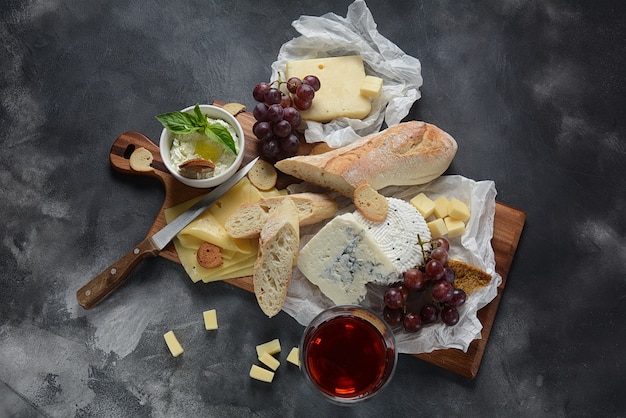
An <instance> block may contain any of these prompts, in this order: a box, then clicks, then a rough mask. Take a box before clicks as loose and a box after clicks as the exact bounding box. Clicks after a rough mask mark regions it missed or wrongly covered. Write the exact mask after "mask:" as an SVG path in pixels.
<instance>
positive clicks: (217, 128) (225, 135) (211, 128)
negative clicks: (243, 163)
mask: <svg viewBox="0 0 626 418" xmlns="http://www.w3.org/2000/svg"><path fill="white" fill-rule="evenodd" d="M204 134H205V135H206V136H208V137H209V138H211V139H213V140H215V141H217V142H220V143H222V144H224V146H226V148H228V149H229V150H230V151H231V152H232V153H233V154H235V155H236V154H237V149H236V148H235V141H234V140H233V137H232V136H231V134H230V132H228V129H226V128H225V127H224V126H222V125H220V124H219V123H210V124H208V125H207V127H206V128H205V129H204Z"/></svg>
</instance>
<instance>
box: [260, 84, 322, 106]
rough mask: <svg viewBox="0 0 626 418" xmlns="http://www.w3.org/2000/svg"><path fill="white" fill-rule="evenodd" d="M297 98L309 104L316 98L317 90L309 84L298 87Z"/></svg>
mask: <svg viewBox="0 0 626 418" xmlns="http://www.w3.org/2000/svg"><path fill="white" fill-rule="evenodd" d="M266 95H267V94H266ZM296 97H298V98H299V99H301V100H306V101H309V102H310V101H313V98H314V97H315V89H314V88H313V87H312V86H310V85H308V84H302V85H301V86H300V87H298V90H296Z"/></svg>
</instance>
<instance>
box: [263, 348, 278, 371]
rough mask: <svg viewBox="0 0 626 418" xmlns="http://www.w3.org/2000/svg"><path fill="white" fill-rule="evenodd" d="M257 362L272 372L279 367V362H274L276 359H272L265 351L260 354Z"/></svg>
mask: <svg viewBox="0 0 626 418" xmlns="http://www.w3.org/2000/svg"><path fill="white" fill-rule="evenodd" d="M259 361H260V362H261V363H263V364H265V365H266V366H267V367H269V368H270V369H272V370H276V369H278V366H280V361H278V360H276V358H274V357H273V356H272V355H271V354H270V353H268V352H267V351H265V352H263V354H261V356H260V357H259Z"/></svg>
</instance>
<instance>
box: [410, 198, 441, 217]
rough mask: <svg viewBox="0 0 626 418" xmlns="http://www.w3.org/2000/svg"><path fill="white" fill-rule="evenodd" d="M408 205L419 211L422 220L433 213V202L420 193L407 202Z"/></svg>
mask: <svg viewBox="0 0 626 418" xmlns="http://www.w3.org/2000/svg"><path fill="white" fill-rule="evenodd" d="M409 203H410V204H412V205H413V206H415V209H417V210H419V212H420V213H421V214H422V216H423V217H424V218H428V217H429V216H430V215H432V214H433V212H434V211H435V202H433V201H432V200H431V199H430V198H429V197H428V196H426V195H425V194H424V193H420V194H418V195H417V196H415V197H414V198H413V199H411V200H410V201H409Z"/></svg>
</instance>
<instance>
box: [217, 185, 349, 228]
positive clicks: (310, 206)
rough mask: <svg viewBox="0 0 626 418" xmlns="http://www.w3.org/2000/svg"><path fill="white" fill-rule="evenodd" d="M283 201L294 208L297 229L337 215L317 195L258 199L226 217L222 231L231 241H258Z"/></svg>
mask: <svg viewBox="0 0 626 418" xmlns="http://www.w3.org/2000/svg"><path fill="white" fill-rule="evenodd" d="M286 198H289V199H290V200H291V201H293V202H294V203H295V205H296V208H297V210H298V222H299V225H300V226H306V225H312V224H315V223H317V222H320V221H322V220H324V219H328V218H330V217H332V216H334V215H335V213H337V209H338V208H337V203H336V202H335V201H334V200H333V199H332V198H331V197H329V196H326V195H323V194H318V193H295V194H292V195H287V196H275V197H267V198H263V199H261V200H260V201H259V202H256V203H249V204H244V205H241V206H240V207H239V209H237V211H236V212H234V213H233V214H232V215H230V216H229V217H228V219H227V220H226V223H225V224H224V227H225V228H226V231H227V232H228V234H229V235H230V236H231V237H233V238H247V239H250V238H258V237H259V234H260V233H261V229H262V228H263V225H265V222H267V220H268V218H269V217H270V214H271V212H272V211H273V210H274V209H275V208H276V207H278V206H279V205H280V204H281V203H282V202H283V201H284V200H285V199H286Z"/></svg>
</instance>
